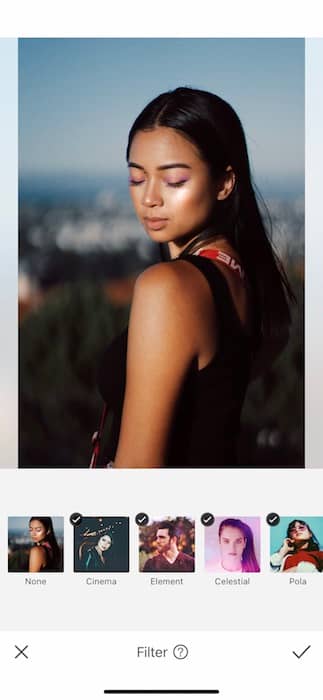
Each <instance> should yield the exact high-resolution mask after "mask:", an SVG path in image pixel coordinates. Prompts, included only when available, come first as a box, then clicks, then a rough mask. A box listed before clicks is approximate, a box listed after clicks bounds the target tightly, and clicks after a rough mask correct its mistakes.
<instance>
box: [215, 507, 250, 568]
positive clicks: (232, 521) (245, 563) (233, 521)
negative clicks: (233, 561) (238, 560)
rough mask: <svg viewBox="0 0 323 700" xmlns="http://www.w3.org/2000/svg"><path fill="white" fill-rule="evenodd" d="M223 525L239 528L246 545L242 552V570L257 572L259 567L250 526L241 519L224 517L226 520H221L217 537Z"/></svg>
mask: <svg viewBox="0 0 323 700" xmlns="http://www.w3.org/2000/svg"><path fill="white" fill-rule="evenodd" d="M225 527H235V528H236V529H237V530H240V532H241V533H242V535H243V537H244V539H245V540H246V546H245V548H244V550H243V554H242V571H249V572H252V571H253V572H259V571H260V567H259V564H258V562H257V557H256V553H255V546H254V541H253V532H252V529H251V527H250V526H249V525H248V524H247V523H244V522H243V520H238V518H226V520H222V522H221V523H220V526H219V538H220V537H221V533H222V530H223V529H224V528H225Z"/></svg>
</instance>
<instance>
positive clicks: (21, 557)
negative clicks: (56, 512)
mask: <svg viewBox="0 0 323 700" xmlns="http://www.w3.org/2000/svg"><path fill="white" fill-rule="evenodd" d="M63 546H64V518H60V517H49V516H40V515H32V516H26V517H16V518H15V517H9V518H8V571H23V572H26V571H29V572H30V573H41V572H44V573H49V572H60V571H63Z"/></svg>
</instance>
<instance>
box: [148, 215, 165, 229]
mask: <svg viewBox="0 0 323 700" xmlns="http://www.w3.org/2000/svg"><path fill="white" fill-rule="evenodd" d="M167 221H168V219H160V218H157V217H152V218H149V217H148V216H145V222H146V224H147V226H148V228H152V229H153V230H154V231H158V230H159V229H161V228H163V227H164V226H166V223H167Z"/></svg>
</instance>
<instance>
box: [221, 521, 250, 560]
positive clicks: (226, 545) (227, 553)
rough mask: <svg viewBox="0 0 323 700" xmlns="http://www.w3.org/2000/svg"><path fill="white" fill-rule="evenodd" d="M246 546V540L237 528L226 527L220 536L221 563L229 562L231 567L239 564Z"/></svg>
mask: <svg viewBox="0 0 323 700" xmlns="http://www.w3.org/2000/svg"><path fill="white" fill-rule="evenodd" d="M246 544H247V540H246V538H245V537H244V535H243V532H241V530H239V528H237V527H231V526H230V525H226V526H225V527H224V528H223V530H222V532H221V535H220V549H221V557H222V561H223V560H227V561H229V562H230V561H231V562H232V564H233V565H234V564H235V563H237V562H241V561H242V555H243V552H244V550H245V547H246Z"/></svg>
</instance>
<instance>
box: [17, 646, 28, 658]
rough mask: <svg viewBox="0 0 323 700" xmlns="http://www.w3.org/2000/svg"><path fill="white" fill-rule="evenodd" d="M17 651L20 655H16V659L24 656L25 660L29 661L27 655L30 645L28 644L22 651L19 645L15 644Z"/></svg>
mask: <svg viewBox="0 0 323 700" xmlns="http://www.w3.org/2000/svg"><path fill="white" fill-rule="evenodd" d="M15 649H17V651H18V654H16V656H15V659H18V656H24V657H25V659H28V656H27V654H26V653H25V651H26V649H28V644H26V646H25V647H24V648H23V649H20V647H18V646H17V644H15Z"/></svg>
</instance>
